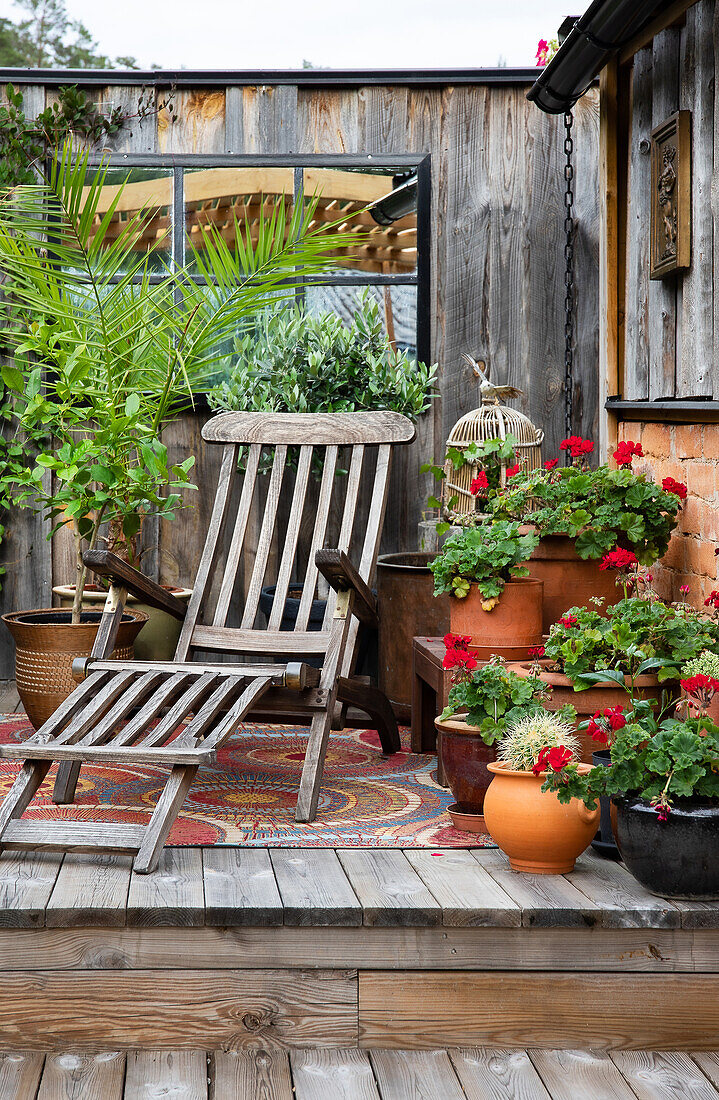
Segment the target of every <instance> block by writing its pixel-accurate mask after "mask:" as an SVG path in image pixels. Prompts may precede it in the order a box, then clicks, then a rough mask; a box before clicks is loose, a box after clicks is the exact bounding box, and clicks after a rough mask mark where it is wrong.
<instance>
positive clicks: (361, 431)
mask: <svg viewBox="0 0 719 1100" xmlns="http://www.w3.org/2000/svg"><path fill="white" fill-rule="evenodd" d="M202 438H203V439H204V440H205V441H206V442H207V443H244V444H247V443H264V444H266V445H268V446H275V445H278V446H286V445H288V444H306V445H309V444H312V445H314V446H318V447H323V446H328V445H331V444H333V443H337V444H339V445H340V446H349V445H350V444H354V443H365V444H370V443H411V442H412V440H413V439H414V426H413V424H412V421H411V420H408V419H407V417H406V416H402V415H401V414H400V413H393V412H352V413H273V412H268V413H241V412H227V413H220V414H219V415H218V416H215V417H213V418H212V420H208V422H207V423H206V424H205V426H204V428H203V429H202Z"/></svg>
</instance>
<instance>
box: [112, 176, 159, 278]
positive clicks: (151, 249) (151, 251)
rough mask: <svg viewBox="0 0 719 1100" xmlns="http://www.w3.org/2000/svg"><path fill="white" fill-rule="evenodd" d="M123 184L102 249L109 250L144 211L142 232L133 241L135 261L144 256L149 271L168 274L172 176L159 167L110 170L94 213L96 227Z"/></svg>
mask: <svg viewBox="0 0 719 1100" xmlns="http://www.w3.org/2000/svg"><path fill="white" fill-rule="evenodd" d="M125 181H127V182H126V183H125ZM123 183H125V187H124V188H123V189H122V194H121V195H120V198H119V201H118V203H117V206H116V207H115V210H114V212H113V214H112V219H111V222H110V225H109V227H108V230H107V233H106V235H105V238H104V241H103V247H105V248H109V247H110V246H111V245H112V244H113V242H114V241H116V240H117V239H118V237H119V236H120V234H121V233H122V232H123V231H124V230H126V228H127V226H128V224H129V223H131V222H132V220H133V218H136V217H137V216H138V214H140V213H141V212H144V215H145V216H144V217H143V218H142V225H141V230H140V231H138V232H137V234H136V235H135V238H134V241H133V249H132V251H133V253H135V256H134V257H133V259H135V258H137V254H139V253H144V254H146V255H147V258H148V269H149V270H150V271H155V272H159V271H165V270H167V268H168V267H169V263H170V256H171V252H172V239H171V236H172V235H171V232H170V210H171V207H172V188H173V173H172V171H171V170H169V169H160V168H109V169H108V170H107V173H106V175H105V183H104V185H103V188H102V193H101V195H100V201H99V203H98V206H97V210H96V212H95V219H94V223H95V225H99V224H100V222H101V221H102V219H103V218H104V217H105V215H106V214H107V213H108V211H109V210H110V208H111V207H112V204H113V202H114V201H115V199H116V198H117V194H118V191H120V189H121V188H122V184H123ZM125 269H126V267H125ZM121 270H123V269H121Z"/></svg>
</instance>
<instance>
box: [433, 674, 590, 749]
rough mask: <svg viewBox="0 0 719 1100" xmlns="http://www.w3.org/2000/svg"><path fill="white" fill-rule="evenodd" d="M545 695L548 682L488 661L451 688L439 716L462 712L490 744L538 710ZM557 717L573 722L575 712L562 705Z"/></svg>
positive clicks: (444, 716)
mask: <svg viewBox="0 0 719 1100" xmlns="http://www.w3.org/2000/svg"><path fill="white" fill-rule="evenodd" d="M547 695H548V688H547V685H546V684H545V683H544V682H543V681H542V680H541V679H540V678H539V677H538V676H518V675H517V673H516V672H512V670H511V669H508V668H507V667H506V666H505V665H502V664H492V663H490V664H488V665H484V666H483V667H482V668H478V669H477V670H476V671H475V672H473V673H472V674H471V675H470V676H469V677H465V678H463V679H462V680H461V681H460V682H459V683H457V684H454V685H453V686H452V687H451V688H450V691H449V699H448V703H447V706H446V707H445V709H444V711H443V712H442V714H441V715H440V717H441V719H442V720H445V719H447V718H450V717H451V716H452V715H456V714H458V713H462V715H463V717H464V718H465V720H466V721H467V722H468V723H469V724H470V725H471V726H476V727H477V728H478V729H479V731H480V733H481V735H482V740H483V741H484V743H485V744H486V745H493V744H494V743H495V741H498V740H500V738H502V737H504V735H505V733H506V732H507V730H508V729H509V727H510V726H511V725H513V724H514V723H516V722H518V721H519V720H520V719H521V718H525V717H527V716H528V715H530V714H536V713H537V712H539V711H541V710H542V707H543V704H544V702H545V701H546V699H547ZM465 712H466V713H465ZM560 716H561V717H562V718H563V719H565V720H567V721H573V720H574V718H575V717H576V714H575V711H574V709H573V708H572V707H563V708H562V710H561V711H560Z"/></svg>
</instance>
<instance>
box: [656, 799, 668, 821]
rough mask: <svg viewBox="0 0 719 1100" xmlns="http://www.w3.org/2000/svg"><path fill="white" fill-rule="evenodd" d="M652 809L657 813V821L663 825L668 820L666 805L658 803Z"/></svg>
mask: <svg viewBox="0 0 719 1100" xmlns="http://www.w3.org/2000/svg"><path fill="white" fill-rule="evenodd" d="M654 809H655V810H656V811H657V819H658V820H659V821H661V822H662V823H663V822H665V821H668V820H669V813H670V808H669V806H667V805H666V803H662V802H660V803H659V804H658V805H657V806H655V807H654Z"/></svg>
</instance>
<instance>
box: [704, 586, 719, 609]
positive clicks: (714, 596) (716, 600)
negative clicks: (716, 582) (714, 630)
mask: <svg viewBox="0 0 719 1100" xmlns="http://www.w3.org/2000/svg"><path fill="white" fill-rule="evenodd" d="M704 606H705V607H714V608H716V609H717V610H719V592H717V590H716V588H712V590H711V592H710V593H709V595H708V596H707V598H706V599H705V601H704Z"/></svg>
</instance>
